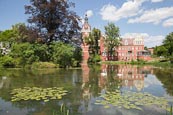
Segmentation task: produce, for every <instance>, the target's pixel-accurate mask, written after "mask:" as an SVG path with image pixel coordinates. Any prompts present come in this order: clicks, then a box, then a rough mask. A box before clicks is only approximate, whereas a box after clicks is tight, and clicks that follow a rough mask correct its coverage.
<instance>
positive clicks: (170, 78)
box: [154, 68, 173, 96]
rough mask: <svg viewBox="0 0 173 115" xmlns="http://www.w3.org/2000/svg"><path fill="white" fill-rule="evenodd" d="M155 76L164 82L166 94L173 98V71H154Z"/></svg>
mask: <svg viewBox="0 0 173 115" xmlns="http://www.w3.org/2000/svg"><path fill="white" fill-rule="evenodd" d="M154 74H155V75H156V77H157V78H158V79H159V80H160V81H161V82H162V84H163V87H164V88H165V89H166V92H167V93H168V94H169V95H171V96H173V85H172V83H173V71H172V70H170V69H158V68H156V69H154Z"/></svg>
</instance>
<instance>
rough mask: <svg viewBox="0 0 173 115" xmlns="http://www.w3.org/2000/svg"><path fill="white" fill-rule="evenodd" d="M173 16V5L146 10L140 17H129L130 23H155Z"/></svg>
mask: <svg viewBox="0 0 173 115" xmlns="http://www.w3.org/2000/svg"><path fill="white" fill-rule="evenodd" d="M171 16H173V7H165V8H158V9H155V10H153V9H151V10H147V11H145V12H144V13H143V14H142V15H141V16H140V17H137V18H135V19H129V20H128V23H154V24H159V23H160V22H161V21H162V20H164V19H166V18H169V17H171Z"/></svg>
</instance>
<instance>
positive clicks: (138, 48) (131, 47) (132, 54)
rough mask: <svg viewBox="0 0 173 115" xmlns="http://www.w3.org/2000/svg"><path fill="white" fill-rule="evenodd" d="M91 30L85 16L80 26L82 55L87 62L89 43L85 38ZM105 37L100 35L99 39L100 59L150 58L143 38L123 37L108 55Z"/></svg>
mask: <svg viewBox="0 0 173 115" xmlns="http://www.w3.org/2000/svg"><path fill="white" fill-rule="evenodd" d="M90 32H91V26H90V25H89V23H88V18H87V16H85V22H84V24H83V26H82V31H81V34H82V39H83V43H82V45H81V48H82V56H83V62H87V60H88V58H89V51H88V50H89V45H87V44H86V42H85V38H86V37H88V36H89V34H90ZM105 39H106V37H105V36H103V35H101V38H100V40H99V46H100V55H101V59H102V61H107V60H114V61H131V60H137V59H142V60H150V59H151V56H150V53H149V52H148V51H146V50H144V40H143V38H140V37H139V38H124V39H121V40H120V41H121V45H120V46H118V47H116V48H115V49H114V50H115V53H114V56H111V55H109V53H108V52H107V50H106V47H105Z"/></svg>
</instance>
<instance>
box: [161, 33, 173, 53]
mask: <svg viewBox="0 0 173 115" xmlns="http://www.w3.org/2000/svg"><path fill="white" fill-rule="evenodd" d="M163 45H164V46H165V48H166V49H167V52H168V56H171V55H173V32H171V33H169V34H168V35H167V36H166V38H165V40H164V41H163Z"/></svg>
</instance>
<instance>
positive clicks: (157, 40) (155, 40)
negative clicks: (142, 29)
mask: <svg viewBox="0 0 173 115" xmlns="http://www.w3.org/2000/svg"><path fill="white" fill-rule="evenodd" d="M136 37H142V38H144V45H145V46H147V47H154V46H159V45H161V44H162V42H163V40H164V38H165V36H162V35H157V36H152V35H149V34H147V33H125V34H124V35H123V36H122V38H136Z"/></svg>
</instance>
